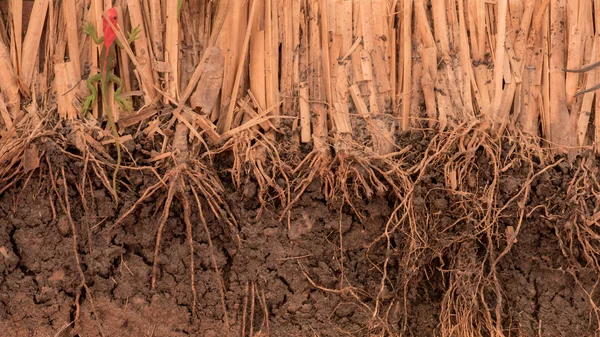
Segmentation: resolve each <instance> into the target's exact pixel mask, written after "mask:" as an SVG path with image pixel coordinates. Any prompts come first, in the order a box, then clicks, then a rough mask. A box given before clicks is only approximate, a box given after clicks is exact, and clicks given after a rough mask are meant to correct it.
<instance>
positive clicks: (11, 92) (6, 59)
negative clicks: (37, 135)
mask: <svg viewBox="0 0 600 337" xmlns="http://www.w3.org/2000/svg"><path fill="white" fill-rule="evenodd" d="M0 91H1V92H2V94H3V95H4V102H6V105H7V107H8V111H9V112H10V114H11V117H12V118H14V117H16V116H17V113H18V112H19V110H20V108H21V107H20V104H21V96H20V94H19V84H18V79H17V74H16V72H15V69H14V67H13V65H12V61H11V56H10V53H9V51H8V48H7V46H6V45H4V43H2V42H0Z"/></svg>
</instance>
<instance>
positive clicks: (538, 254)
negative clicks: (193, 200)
mask: <svg viewBox="0 0 600 337" xmlns="http://www.w3.org/2000/svg"><path fill="white" fill-rule="evenodd" d="M416 139H419V140H420V141H421V144H420V145H419V144H417V145H418V146H416V148H415V150H414V151H417V152H418V151H423V152H425V151H426V149H425V148H426V147H427V144H428V141H429V140H428V138H427V137H425V139H423V138H422V137H421V136H419V135H417V136H416V137H415V138H411V139H409V140H407V141H413V140H416ZM39 146H40V147H41V148H43V147H44V146H48V145H43V144H40V145H39ZM46 150H47V149H46ZM450 151H452V150H450ZM46 153H51V154H52V152H51V151H49V150H48V151H46ZM49 158H50V159H49V161H48V162H50V163H51V166H50V167H49V166H48V162H45V161H44V160H42V164H41V166H40V168H39V169H37V170H36V171H34V172H33V173H32V174H31V175H30V176H27V179H22V180H21V181H20V182H19V183H18V184H16V185H15V186H14V187H12V188H11V189H9V190H7V191H6V192H4V193H3V194H2V195H0V331H1V333H0V335H2V336H69V335H73V334H77V333H78V334H79V336H86V337H87V336H99V335H100V333H102V334H103V335H104V336H225V335H226V333H225V329H226V325H225V321H224V319H223V306H222V296H221V293H220V287H219V285H218V278H217V277H216V274H215V269H214V266H213V260H212V259H211V254H210V251H211V250H210V245H209V242H208V240H207V236H206V233H205V230H204V227H203V226H202V222H201V220H200V218H199V216H198V212H197V209H196V208H195V207H192V215H191V223H192V225H193V246H194V261H195V263H194V264H195V272H194V278H195V291H196V293H197V305H196V310H193V308H192V307H193V306H192V303H193V296H192V288H191V284H190V268H189V267H190V247H189V244H188V241H187V238H186V226H185V223H184V221H183V217H182V214H183V209H182V206H181V203H179V202H178V201H177V200H175V202H174V203H173V207H172V208H171V212H170V214H169V218H168V220H167V223H166V226H165V230H164V233H163V236H162V243H161V247H160V253H159V264H158V274H157V282H156V287H155V289H151V275H152V265H153V261H154V249H155V244H156V232H157V223H158V218H159V216H160V212H161V211H162V207H163V206H162V205H163V204H164V199H165V197H166V192H164V191H163V192H159V193H157V194H156V195H155V196H153V197H151V198H150V199H148V200H147V201H145V202H143V203H142V204H141V205H140V206H139V207H138V208H137V209H136V211H135V212H133V213H132V214H131V215H130V216H129V217H127V218H126V220H125V221H124V222H123V223H122V224H121V225H119V226H117V227H116V228H111V225H112V223H113V222H114V220H115V218H116V216H115V211H116V210H115V205H114V201H113V199H112V198H111V196H110V194H109V193H108V192H107V190H106V188H105V187H104V186H103V185H102V184H101V183H100V182H99V181H97V179H96V180H95V179H94V178H90V179H92V181H93V183H92V184H88V185H86V186H87V187H88V188H89V189H90V190H89V191H87V192H85V195H86V200H85V201H83V200H82V198H81V197H80V195H81V194H80V193H78V191H77V190H76V187H75V186H77V184H78V182H80V181H81V179H82V176H81V175H80V174H79V173H80V172H81V171H82V163H80V162H78V161H76V160H74V159H69V158H68V157H66V156H64V155H63V154H59V153H54V154H53V155H52V156H50V157H49ZM481 158H485V156H483V155H482V156H481ZM418 159H419V155H414V156H412V157H411V156H409V157H407V158H406V160H409V161H410V160H413V161H417V160H418ZM448 162H449V161H448ZM448 162H446V163H440V164H436V166H432V167H428V168H426V169H425V170H426V172H424V174H423V175H422V176H421V177H420V178H419V179H417V176H418V172H417V173H415V174H412V175H410V177H409V178H410V179H413V181H415V189H414V194H413V195H412V203H413V210H414V213H413V217H414V219H415V221H414V224H415V225H416V226H421V227H420V228H421V229H419V230H415V231H414V232H411V230H410V228H408V227H406V226H401V227H399V228H398V230H397V231H395V232H394V233H392V235H391V238H390V241H389V247H388V246H386V245H385V244H382V241H379V243H375V244H372V243H373V242H374V241H376V239H377V238H378V237H380V236H381V234H382V233H383V232H384V231H385V228H386V225H388V220H389V219H390V216H391V215H392V213H393V211H394V208H395V207H396V205H398V200H396V199H394V198H392V197H389V196H387V195H383V196H375V197H374V198H373V199H372V200H369V201H367V200H364V199H363V200H361V199H356V200H354V206H355V208H356V209H355V210H353V209H351V208H350V207H348V206H347V205H345V206H343V207H342V205H341V203H339V202H329V203H328V202H326V200H325V196H324V194H323V189H322V186H321V184H320V183H319V182H318V181H314V182H313V183H312V184H310V186H309V187H308V188H307V190H306V191H305V193H304V194H303V195H302V197H301V198H300V199H299V201H298V202H297V203H296V204H295V205H294V207H293V208H292V209H291V211H290V213H289V216H286V217H283V219H281V221H280V215H281V214H280V209H278V208H277V207H267V208H266V209H265V210H264V212H262V214H261V215H260V217H259V218H258V219H257V218H256V217H257V214H258V210H259V207H258V206H259V204H258V202H257V195H256V194H257V189H258V187H257V185H256V183H255V182H253V181H252V180H250V181H248V182H247V183H246V184H244V188H243V189H241V190H240V191H233V189H232V186H228V185H227V184H225V186H226V187H227V188H228V191H227V193H226V200H227V202H228V204H229V205H230V208H231V211H232V213H233V214H234V215H235V217H236V218H237V221H238V223H237V227H238V230H239V238H238V237H236V235H234V234H233V233H232V231H231V230H230V228H229V226H228V225H227V224H226V223H225V222H224V221H222V220H217V219H216V218H215V217H214V216H212V215H211V213H210V212H208V211H206V207H204V215H205V217H206V220H207V225H208V228H209V230H210V235H211V238H212V244H213V245H214V252H215V253H214V254H213V256H214V261H216V264H217V265H218V267H219V269H220V271H221V272H222V277H223V289H224V296H225V304H226V308H227V312H228V317H229V319H228V324H229V325H230V331H231V335H232V336H242V335H243V334H242V327H244V330H245V331H244V333H245V334H244V335H245V336H249V335H250V329H252V333H253V335H254V336H257V335H259V332H262V333H267V332H270V334H271V335H272V336H342V335H354V336H366V335H368V333H369V332H372V333H375V332H379V333H381V332H385V333H387V334H389V335H400V334H401V333H402V332H404V334H405V335H409V336H431V335H433V334H434V333H439V332H440V331H442V330H443V329H444V328H446V327H449V326H458V325H459V324H458V323H456V322H453V323H452V322H450V323H449V321H447V320H446V317H449V315H447V314H448V310H449V308H452V309H451V311H452V313H453V314H457V313H458V314H462V315H463V316H460V315H458V316H457V317H471V319H472V322H470V323H473V322H479V321H483V320H482V317H485V316H486V315H487V314H486V312H491V315H492V316H493V318H495V312H494V308H495V306H496V303H497V299H496V296H495V295H494V293H493V292H492V291H490V289H494V286H491V287H487V288H485V289H484V290H482V291H481V292H480V293H481V294H484V297H485V300H484V301H480V300H481V298H479V295H478V294H480V293H479V292H478V290H477V289H478V288H477V287H479V286H481V284H482V283H485V280H486V279H488V278H487V276H488V275H487V274H486V273H487V272H489V260H490V259H488V256H492V255H490V253H489V249H488V247H490V245H489V242H487V241H486V240H488V239H490V236H487V235H486V234H485V233H484V232H483V231H480V230H479V229H478V227H477V226H475V225H474V224H477V223H478V219H480V218H483V216H481V217H479V214H480V213H479V212H477V211H475V212H474V213H472V214H470V213H468V212H465V211H464V210H465V209H475V210H476V209H477V208H478V207H483V209H484V210H485V209H486V208H485V207H484V205H480V204H477V203H473V204H468V203H467V202H466V201H465V200H463V199H461V197H460V196H457V194H456V193H454V192H451V191H449V189H448V188H447V187H446V184H447V183H446V179H445V175H444V167H447V166H445V165H446V164H447V163H448ZM536 165H538V164H536ZM577 165H578V164H574V165H573V166H570V165H567V164H564V163H562V164H560V165H557V166H554V167H552V168H551V169H549V170H547V171H545V172H544V173H542V174H539V175H537V176H536V177H534V179H533V181H532V182H531V189H530V191H529V193H530V195H529V197H528V198H527V202H526V203H525V209H526V212H525V214H524V216H523V220H522V225H521V227H520V232H519V233H518V236H517V239H518V241H517V242H516V243H515V245H514V246H513V247H512V249H510V250H509V251H508V253H507V254H506V255H505V256H503V257H502V259H500V260H499V261H498V263H497V265H496V274H495V275H496V277H497V281H498V285H499V287H500V292H501V293H502V299H503V301H502V303H501V310H500V311H501V312H502V314H501V315H502V317H503V319H502V322H503V323H502V329H503V330H504V333H505V334H506V335H509V334H510V335H517V334H519V333H520V334H522V335H525V336H573V335H577V336H587V335H593V332H594V331H595V329H596V328H597V323H596V322H597V321H596V316H595V312H594V311H593V309H592V306H591V305H590V302H594V303H596V304H597V303H598V292H597V291H595V285H596V283H597V282H598V274H597V273H596V269H595V267H594V263H595V261H594V260H593V258H592V259H591V260H590V256H591V255H593V254H591V253H590V254H588V255H586V254H584V251H588V252H590V251H593V248H594V247H595V246H596V243H595V241H592V240H591V239H587V241H584V242H589V243H590V247H587V250H586V249H585V247H583V246H582V245H581V244H580V242H582V240H583V238H590V237H591V238H593V235H592V234H590V231H591V232H592V233H593V232H594V231H595V230H596V229H595V226H591V227H590V229H589V231H588V234H585V233H583V232H581V231H579V227H577V226H575V225H573V221H576V220H577V219H579V217H585V216H587V214H588V213H592V214H593V213H594V211H596V212H597V211H598V202H597V201H594V197H593V195H591V194H590V195H588V196H587V197H586V198H585V199H587V202H588V204H587V206H585V207H583V206H582V205H580V204H578V201H577V200H580V199H577V198H574V197H572V196H573V195H576V194H577V193H576V192H577V190H576V188H575V187H576V186H577V182H575V183H573V180H574V179H573V178H574V177H577V176H578V175H580V174H581V173H580V171H578V168H577ZM60 167H64V168H65V172H66V173H65V177H66V180H67V181H66V184H67V186H69V207H70V214H71V218H72V220H73V222H72V224H71V221H70V220H69V217H68V216H67V215H66V213H65V211H64V210H63V206H61V204H60V203H61V201H62V200H63V198H62V196H64V195H61V193H64V189H63V187H62V186H64V185H63V183H64V181H63V180H62V179H63V178H62V174H61V173H60V172H61V171H60ZM473 167H477V168H476V169H474V170H473V171H472V173H473V174H474V176H473V177H472V178H469V179H466V183H465V184H467V185H470V186H471V188H473V189H476V188H481V187H482V186H485V185H486V184H491V182H492V181H493V173H492V172H490V170H491V167H490V166H488V164H487V163H486V162H485V160H480V161H478V160H477V159H475V161H474V164H473ZM542 167H544V165H538V166H536V169H535V171H536V172H539V171H540V170H541V168H542ZM486 170H487V173H486ZM528 170H529V169H528V168H527V164H526V163H519V162H515V163H514V164H512V165H511V166H510V167H508V169H506V170H505V171H503V172H500V174H499V176H498V179H496V180H495V181H493V182H494V183H496V184H497V186H498V188H497V191H498V194H497V199H496V201H495V203H496V205H495V208H499V207H502V205H504V204H510V203H509V201H510V199H511V198H512V197H513V196H514V195H516V194H517V192H518V191H519V189H520V188H521V187H522V186H523V185H524V183H525V180H526V177H527V175H528V172H529V171H528ZM50 171H52V172H53V174H52V175H50V174H49V172H50ZM129 175H130V177H129V178H130V181H131V182H132V183H131V186H133V187H134V190H132V191H131V192H128V193H123V201H122V202H123V203H124V205H128V206H131V205H132V203H133V202H134V201H135V200H136V199H137V198H139V196H140V195H141V194H142V193H143V191H144V190H145V189H146V188H148V187H149V186H150V185H152V184H153V183H154V182H155V178H154V176H153V175H152V174H150V173H141V172H137V173H131V172H130V173H129ZM222 176H223V177H226V175H225V174H223V175H222ZM51 180H54V181H55V183H56V189H53V188H51V186H52V184H51ZM224 180H225V181H226V178H224ZM482 191H485V189H483V190H482ZM574 191H575V192H574ZM58 195H61V198H59V197H58ZM84 202H85V207H84V206H83V205H84ZM465 203H467V204H466V205H465ZM510 205H511V206H510V207H508V208H507V209H506V210H505V211H504V212H502V213H501V217H499V220H498V222H497V223H495V224H494V226H495V227H494V228H495V230H494V232H493V233H492V234H493V235H494V237H496V236H497V237H502V235H504V233H505V232H507V231H508V230H507V228H509V227H510V228H512V229H515V228H517V227H518V223H519V218H520V215H521V212H520V211H519V210H520V209H519V207H520V206H519V204H518V203H517V202H514V203H513V204H510ZM65 206H66V205H65ZM204 206H206V204H205V203H204ZM582 207H583V208H582ZM126 208H128V207H124V206H123V207H122V209H119V210H118V211H117V213H120V214H123V212H124V211H125V209H126ZM582 210H583V211H582ZM355 211H358V212H360V213H361V214H362V215H363V216H364V219H363V220H361V219H360V217H358V216H357V215H356V213H355ZM586 212H587V213H586ZM482 213H485V212H483V211H482ZM473 220H475V221H473ZM72 225H73V226H74V228H75V230H76V233H77V253H78V255H77V256H76V255H75V253H74V249H73V242H74V241H73V231H72ZM576 229H577V230H576ZM411 233H420V234H419V236H420V238H418V239H415V237H414V235H412V234H411ZM577 238H579V240H577ZM415 242H416V243H417V244H415ZM411 243H412V244H413V245H416V247H415V249H414V250H413V253H412V254H409V255H407V254H406V251H407V250H406V247H407V246H408V245H410V244H411ZM491 246H493V247H495V249H496V250H495V253H493V254H495V255H493V256H494V259H495V257H497V256H498V254H499V253H500V252H501V251H502V250H503V249H504V248H505V247H506V239H504V241H500V240H499V241H498V242H497V243H494V244H492V245H491ZM386 247H388V248H386ZM582 247H583V248H582ZM340 252H342V254H340ZM415 252H416V253H415ZM76 258H78V259H79V262H80V263H81V266H82V270H83V272H84V275H85V278H86V284H87V286H88V289H89V290H85V289H84V288H82V287H81V278H80V272H79V270H78V268H77V261H76ZM408 258H411V259H413V260H414V261H407V259H408ZM491 260H493V259H491ZM486 261H487V262H486ZM384 263H385V266H386V280H387V281H386V282H384V286H383V287H382V268H383V266H384ZM480 264H484V265H487V267H485V268H484V272H485V273H484V275H486V278H485V279H480V278H478V275H480V274H478V272H477V269H470V268H472V267H473V266H474V268H478V266H479V265H480ZM471 274H472V277H471V276H469V275H471ZM465 275H466V276H465ZM471 285H472V288H470V286H471ZM382 289H383V291H382ZM90 295H91V296H90ZM473 295H475V296H473ZM469 298H475V300H473V301H469V300H468V299H469ZM90 299H92V300H93V307H94V308H95V309H94V308H93V307H92V302H91V301H90ZM465 299H467V300H465ZM448 300H453V303H455V304H456V305H455V306H454V307H453V306H452V305H451V304H452V303H450V304H449V303H448V302H447V301H448ZM483 303H486V304H487V305H489V308H488V309H489V310H485V308H484V307H483V306H482V305H483ZM458 304H461V306H462V307H459V305H458ZM469 305H471V306H470V307H469ZM265 308H266V309H267V310H265ZM375 309H377V311H376V314H375V315H374V314H373V313H374V312H375ZM94 311H95V312H96V314H94V313H93V312H94ZM265 319H267V321H266V320H265ZM468 323H469V322H468ZM448 324H449V325H448ZM251 327H252V328H251ZM487 328H488V327H480V328H478V329H479V332H481V333H482V334H484V335H485V334H486V333H485V330H486V329H487Z"/></svg>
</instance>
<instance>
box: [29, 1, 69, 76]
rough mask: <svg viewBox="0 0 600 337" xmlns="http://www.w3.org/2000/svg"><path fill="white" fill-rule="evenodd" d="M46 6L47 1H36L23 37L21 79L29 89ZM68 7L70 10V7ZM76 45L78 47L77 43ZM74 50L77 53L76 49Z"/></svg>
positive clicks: (46, 9)
mask: <svg viewBox="0 0 600 337" xmlns="http://www.w3.org/2000/svg"><path fill="white" fill-rule="evenodd" d="M69 2H70V1H68V3H69ZM48 5H49V1H48V0H41V1H36V2H35V3H34V6H33V10H32V12H31V18H30V20H29V25H28V27H27V33H26V35H25V40H24V41H23V54H24V56H25V57H24V58H23V60H22V64H21V78H22V79H23V83H24V84H25V85H26V86H27V87H30V86H31V85H32V82H33V73H34V66H35V63H36V60H37V59H38V58H39V54H38V50H39V46H40V41H41V38H42V30H43V28H44V24H45V23H46V12H47V11H48ZM68 7H69V8H70V6H68ZM73 7H74V4H73ZM73 24H75V20H74V21H73ZM69 28H72V27H69ZM76 32H77V27H75V33H76ZM71 35H72V34H71ZM71 35H69V38H72V37H71ZM75 36H76V35H75ZM76 45H77V46H78V45H79V43H77V44H76ZM75 50H76V51H78V49H75ZM76 54H77V61H79V58H78V56H79V54H78V53H76ZM78 63H79V62H78Z"/></svg>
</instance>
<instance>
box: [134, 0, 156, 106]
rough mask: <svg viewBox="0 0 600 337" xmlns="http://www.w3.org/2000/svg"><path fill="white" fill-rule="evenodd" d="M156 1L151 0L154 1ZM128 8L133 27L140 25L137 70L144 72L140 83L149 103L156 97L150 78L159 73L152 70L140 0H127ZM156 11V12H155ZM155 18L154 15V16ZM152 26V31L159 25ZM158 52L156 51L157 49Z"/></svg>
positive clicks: (136, 43)
mask: <svg viewBox="0 0 600 337" xmlns="http://www.w3.org/2000/svg"><path fill="white" fill-rule="evenodd" d="M154 2H155V1H151V3H154ZM127 10H128V12H129V19H130V21H131V26H132V27H138V26H139V27H140V33H139V38H138V39H137V40H135V41H134V46H135V51H136V55H135V56H136V58H137V60H138V63H139V66H138V67H136V71H138V72H142V73H143V75H142V76H140V77H141V78H142V81H141V83H140V86H141V89H142V90H143V92H144V99H145V103H146V104H149V103H150V102H151V101H152V100H153V99H154V97H155V96H156V90H155V89H154V86H152V85H149V83H148V81H149V80H150V79H157V78H158V75H157V74H156V73H155V72H153V71H152V62H151V58H150V56H151V55H152V54H151V52H150V47H149V42H148V34H147V30H146V25H145V24H144V20H143V16H142V7H141V4H140V0H130V1H128V2H127ZM153 13H154V12H153ZM153 18H154V17H153ZM149 26H150V27H152V31H154V30H156V29H158V26H153V25H149ZM155 53H156V51H155Z"/></svg>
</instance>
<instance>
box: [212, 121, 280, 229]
mask: <svg viewBox="0 0 600 337" xmlns="http://www.w3.org/2000/svg"><path fill="white" fill-rule="evenodd" d="M229 151H231V154H232V155H233V165H232V168H231V169H229V171H230V174H231V178H232V180H233V183H234V185H235V187H236V188H238V189H239V188H240V187H242V186H243V184H244V182H247V181H248V180H249V179H251V178H254V179H255V180H256V182H257V183H258V187H259V190H258V193H257V194H258V200H259V202H260V209H259V210H258V212H257V214H256V218H257V219H258V218H260V216H261V215H262V212H263V210H264V208H265V206H267V205H268V204H270V203H272V202H273V200H278V201H279V203H280V204H281V207H286V206H287V205H289V204H290V181H289V179H288V176H287V173H286V172H287V171H288V168H287V164H286V163H285V162H284V161H283V160H282V159H281V157H280V155H279V147H278V146H276V145H275V144H273V142H272V141H271V140H270V139H269V137H267V136H265V135H264V134H262V133H259V132H254V131H252V130H245V131H242V132H240V133H238V134H236V135H235V136H233V137H232V138H230V139H229V140H228V141H227V142H226V143H225V144H224V145H223V146H222V147H221V148H220V149H219V152H228V153H229ZM271 193H274V195H271Z"/></svg>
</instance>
